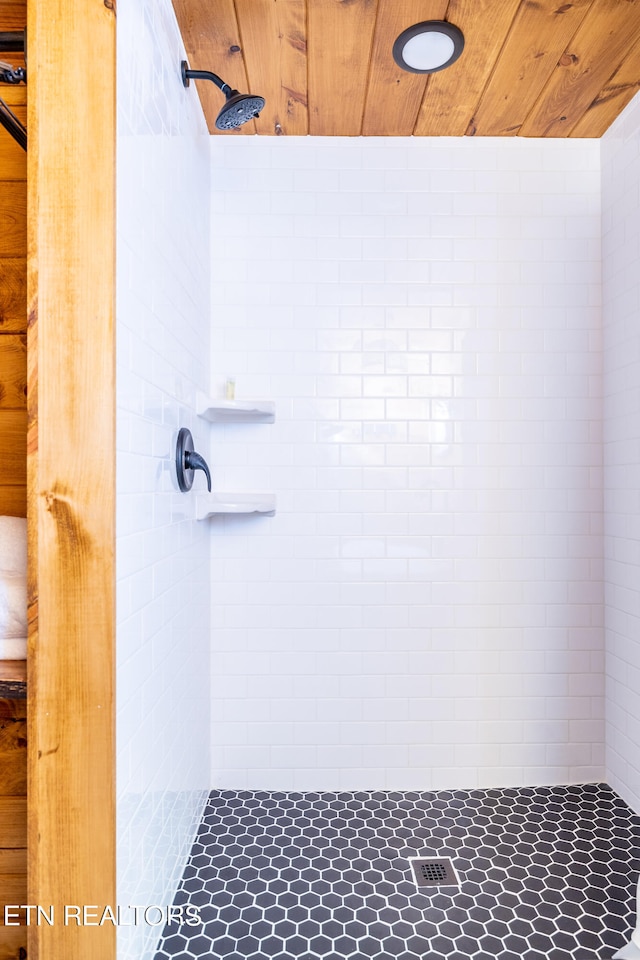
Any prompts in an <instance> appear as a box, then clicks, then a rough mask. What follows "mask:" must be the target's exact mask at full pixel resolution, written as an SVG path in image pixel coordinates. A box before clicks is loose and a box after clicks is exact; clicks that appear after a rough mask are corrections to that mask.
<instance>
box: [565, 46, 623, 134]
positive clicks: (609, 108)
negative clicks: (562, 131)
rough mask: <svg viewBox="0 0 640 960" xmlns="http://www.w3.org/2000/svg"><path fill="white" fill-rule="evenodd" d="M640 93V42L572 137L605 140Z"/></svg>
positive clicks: (587, 112) (601, 92)
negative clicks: (631, 101) (606, 133)
mask: <svg viewBox="0 0 640 960" xmlns="http://www.w3.org/2000/svg"><path fill="white" fill-rule="evenodd" d="M639 90H640V42H637V43H636V45H635V46H634V47H633V49H632V51H631V53H630V54H629V56H628V57H627V58H626V60H625V61H624V63H623V64H622V65H621V67H620V68H619V69H618V70H616V72H615V73H614V75H613V76H612V77H611V80H610V81H609V83H608V84H607V85H606V86H605V87H603V89H602V90H601V91H600V93H599V94H598V96H597V97H596V99H595V100H594V101H593V103H592V104H591V106H590V107H589V109H588V110H587V111H586V112H585V113H583V115H582V116H581V118H580V119H579V120H578V122H577V123H576V125H575V127H573V129H572V130H571V133H570V134H569V136H570V137H601V136H602V134H603V133H604V132H605V131H606V130H608V129H609V127H610V126H611V124H612V123H613V121H614V120H615V119H616V117H618V116H619V115H620V113H622V111H623V110H624V108H625V107H626V105H627V104H628V103H629V101H630V100H632V99H633V97H634V96H635V95H636V93H638V91H639Z"/></svg>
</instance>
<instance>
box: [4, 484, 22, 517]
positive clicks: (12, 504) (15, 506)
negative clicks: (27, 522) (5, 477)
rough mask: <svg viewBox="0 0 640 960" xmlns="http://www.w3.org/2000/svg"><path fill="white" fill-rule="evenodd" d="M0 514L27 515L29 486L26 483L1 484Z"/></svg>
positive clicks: (8, 515) (11, 515)
mask: <svg viewBox="0 0 640 960" xmlns="http://www.w3.org/2000/svg"><path fill="white" fill-rule="evenodd" d="M0 514H2V515H3V516H5V517H26V515H27V488H26V486H24V484H0Z"/></svg>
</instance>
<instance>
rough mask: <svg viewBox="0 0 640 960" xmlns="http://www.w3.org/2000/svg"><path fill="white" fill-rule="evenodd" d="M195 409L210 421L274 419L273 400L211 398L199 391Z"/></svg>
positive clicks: (268, 421) (259, 421) (266, 421)
mask: <svg viewBox="0 0 640 960" xmlns="http://www.w3.org/2000/svg"><path fill="white" fill-rule="evenodd" d="M196 410H197V414H198V416H199V417H203V418H204V419H205V420H209V421H210V422H211V423H274V421H275V419H276V405H275V403H274V402H273V400H223V399H216V400H212V399H211V397H207V396H205V395H204V394H202V393H200V394H198V396H197V398H196Z"/></svg>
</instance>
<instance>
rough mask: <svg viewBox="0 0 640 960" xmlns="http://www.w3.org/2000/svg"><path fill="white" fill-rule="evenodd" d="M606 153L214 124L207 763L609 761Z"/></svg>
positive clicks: (343, 780) (364, 782)
mask: <svg viewBox="0 0 640 960" xmlns="http://www.w3.org/2000/svg"><path fill="white" fill-rule="evenodd" d="M599 157H600V146H599V143H598V141H579V140H577V141H573V140H564V141H562V142H558V141H555V140H548V141H539V140H538V141H536V140H533V141H532V140H518V139H514V140H506V139H501V140H499V141H498V140H494V139H483V140H480V139H478V140H472V139H456V140H450V139H438V140H424V139H421V140H417V139H406V140H400V139H392V138H390V139H386V138H385V139H379V140H375V139H326V140H325V139H317V138H314V139H310V138H309V139H293V138H282V139H281V140H280V139H271V138H251V137H236V138H228V139H224V140H223V139H222V138H215V139H214V141H213V142H212V181H211V188H212V264H213V266H212V312H213V329H212V370H213V380H212V391H213V393H214V394H217V395H221V394H222V390H223V384H224V382H225V380H226V379H227V377H230V376H233V377H235V379H236V391H237V395H238V396H239V397H248V398H249V397H251V398H252V397H264V398H266V399H275V401H276V404H277V420H276V423H275V424H273V425H264V424H256V425H238V426H221V425H218V426H213V427H212V433H213V437H214V439H213V442H212V461H213V472H214V478H215V484H216V486H217V487H218V488H220V489H226V490H256V491H259V490H263V491H269V492H274V493H276V494H277V498H278V510H277V514H276V516H275V517H273V518H258V517H236V518H225V519H216V520H214V521H212V522H211V529H212V544H211V550H212V610H213V622H214V624H215V630H214V632H213V635H212V638H213V661H212V686H213V721H212V740H213V763H212V774H211V777H212V785H213V786H217V787H230V788H242V787H251V788H265V789H322V788H324V789H334V788H344V789H358V788H379V789H380V788H390V789H420V788H436V789H437V788H441V787H474V786H479V787H486V786H494V785H519V784H542V783H559V782H567V781H569V782H571V781H589V780H594V779H600V778H602V776H603V771H604V766H603V763H604V759H603V752H604V751H603V739H604V737H603V728H604V723H603V692H604V691H603V673H602V662H603V626H602V446H601V441H602V434H601V426H602V425H601V400H602V392H601V390H602V384H601V330H600V309H601V302H600V298H601V264H600V256H601V250H600V169H599ZM623 349H624V348H623ZM630 387H631V385H630Z"/></svg>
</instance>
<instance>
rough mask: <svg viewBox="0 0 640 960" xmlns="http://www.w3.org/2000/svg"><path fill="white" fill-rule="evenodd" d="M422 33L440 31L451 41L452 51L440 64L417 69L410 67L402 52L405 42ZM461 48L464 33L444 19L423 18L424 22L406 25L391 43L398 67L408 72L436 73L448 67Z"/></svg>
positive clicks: (462, 48)
mask: <svg viewBox="0 0 640 960" xmlns="http://www.w3.org/2000/svg"><path fill="white" fill-rule="evenodd" d="M422 33H442V34H444V35H445V36H447V37H449V39H450V40H452V41H453V53H452V54H451V56H450V57H449V59H448V60H447V61H446V62H445V63H442V64H440V66H439V67H432V68H430V69H427V70H419V69H418V68H417V67H410V66H409V64H408V63H406V62H405V60H404V59H403V56H402V54H403V51H404V48H405V46H406V44H407V43H408V42H409V40H413V38H414V37H418V36H420V34H422ZM463 50H464V34H463V33H462V30H461V29H460V28H459V27H456V26H455V24H453V23H447V21H446V20H425V21H424V23H414V25H413V26H412V27H407V29H406V30H403V31H402V33H401V34H400V35H399V36H398V37H397V38H396V41H395V43H394V44H393V59H394V60H395V62H396V63H397V64H398V66H399V67H401V68H402V69H403V70H407V71H408V72H409V73H438V71H439V70H445V69H446V68H447V67H450V66H451V64H452V63H455V62H456V60H457V59H458V57H459V56H460V54H461V53H462V51H463Z"/></svg>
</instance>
